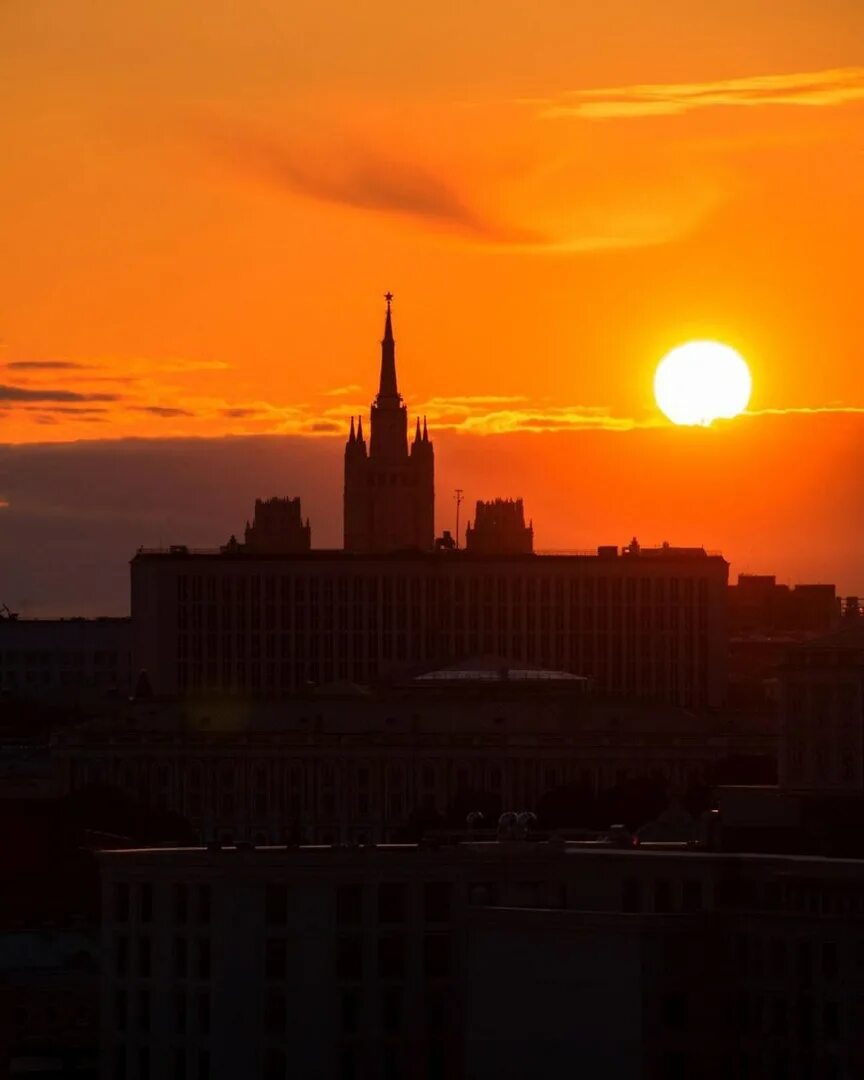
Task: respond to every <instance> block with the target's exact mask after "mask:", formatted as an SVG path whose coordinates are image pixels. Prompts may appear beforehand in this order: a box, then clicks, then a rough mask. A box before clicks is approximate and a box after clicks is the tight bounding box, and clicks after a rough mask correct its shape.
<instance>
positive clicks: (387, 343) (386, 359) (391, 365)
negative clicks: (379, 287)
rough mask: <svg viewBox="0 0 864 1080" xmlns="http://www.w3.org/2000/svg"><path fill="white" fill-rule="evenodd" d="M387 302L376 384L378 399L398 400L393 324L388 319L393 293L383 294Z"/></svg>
mask: <svg viewBox="0 0 864 1080" xmlns="http://www.w3.org/2000/svg"><path fill="white" fill-rule="evenodd" d="M384 299H385V300H386V301H387V315H386V317H385V319H384V337H383V339H382V341H381V378H380V381H379V383H378V397H379V398H398V397H399V388H398V387H397V385H396V342H395V341H394V340H393V322H392V319H391V318H390V304H391V302H392V300H393V293H391V292H388V293H385V294H384Z"/></svg>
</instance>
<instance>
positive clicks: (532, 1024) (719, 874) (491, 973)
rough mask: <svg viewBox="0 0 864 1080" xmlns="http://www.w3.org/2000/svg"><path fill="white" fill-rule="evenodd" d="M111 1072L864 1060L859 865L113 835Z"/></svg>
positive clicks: (619, 1069) (425, 1075)
mask: <svg viewBox="0 0 864 1080" xmlns="http://www.w3.org/2000/svg"><path fill="white" fill-rule="evenodd" d="M102 870H103V881H104V891H103V905H104V912H105V924H104V936H103V956H104V970H103V984H102V1018H103V1073H102V1076H103V1078H104V1080H116V1078H117V1077H123V1076H126V1077H129V1080H143V1078H144V1077H150V1076H160V1077H165V1078H173V1080H179V1078H181V1077H183V1078H189V1080H193V1078H194V1080H204V1078H205V1077H208V1078H210V1080H236V1078H237V1077H240V1076H242V1077H248V1078H261V1080H285V1078H287V1077H290V1076H302V1077H304V1078H305V1080H358V1078H361V1077H362V1078H363V1080H396V1078H406V1080H407V1078H411V1080H445V1078H446V1080H459V1078H462V1077H465V1078H471V1080H487V1078H488V1080H524V1078H525V1077H531V1076H543V1077H560V1076H568V1075H574V1074H575V1075H579V1076H583V1077H586V1078H589V1080H643V1078H644V1080H692V1078H694V1077H699V1078H703V1077H704V1078H706V1080H740V1078H741V1077H749V1078H751V1080H755V1078H760V1080H761V1078H766V1080H767V1078H772V1080H773V1078H775V1077H781V1076H782V1077H787V1078H789V1080H804V1078H811V1080H815V1078H816V1077H819V1078H823V1077H824V1078H838V1080H839V1078H841V1077H852V1076H857V1075H860V1071H861V1068H862V1067H864V1056H862V1049H864V1045H862V1031H864V1024H862V1021H864V1014H862V1004H861V1001H862V998H861V987H862V970H864V969H862V961H864V864H862V863H860V862H856V861H849V860H833V861H826V860H820V859H808V858H795V857H783V856H737V855H723V854H714V853H704V852H698V851H686V850H673V849H666V850H662V849H654V850H647V849H631V850H614V849H609V848H602V847H599V848H598V847H590V846H588V847H586V846H584V845H574V844H564V843H561V842H553V841H549V842H530V841H520V840H515V839H502V840H500V841H497V842H496V841H491V842H485V843H483V842H466V843H461V844H456V845H453V846H444V847H440V848H415V847H411V846H390V847H371V848H368V847H367V848H353V849H352V848H329V847H317V848H297V849H285V848H265V849H259V850H253V849H251V848H243V849H241V848H229V849H220V850H207V849H187V850H182V849H174V850H133V851H125V852H122V851H117V852H105V853H103V855H102Z"/></svg>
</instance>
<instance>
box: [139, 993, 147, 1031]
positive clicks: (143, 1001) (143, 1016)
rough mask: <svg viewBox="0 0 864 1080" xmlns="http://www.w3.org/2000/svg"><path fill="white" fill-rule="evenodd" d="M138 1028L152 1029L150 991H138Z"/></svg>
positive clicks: (140, 1029)
mask: <svg viewBox="0 0 864 1080" xmlns="http://www.w3.org/2000/svg"><path fill="white" fill-rule="evenodd" d="M138 1030H139V1031H142V1032H147V1031H149V1030H150V991H149V990H139V991H138Z"/></svg>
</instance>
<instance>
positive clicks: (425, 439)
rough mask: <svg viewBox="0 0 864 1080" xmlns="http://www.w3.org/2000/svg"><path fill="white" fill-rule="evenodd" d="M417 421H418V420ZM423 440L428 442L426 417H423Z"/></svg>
mask: <svg viewBox="0 0 864 1080" xmlns="http://www.w3.org/2000/svg"><path fill="white" fill-rule="evenodd" d="M418 423H419V421H418ZM423 442H425V443H428V442H429V432H428V431H427V430H426V417H425V416H424V417H423Z"/></svg>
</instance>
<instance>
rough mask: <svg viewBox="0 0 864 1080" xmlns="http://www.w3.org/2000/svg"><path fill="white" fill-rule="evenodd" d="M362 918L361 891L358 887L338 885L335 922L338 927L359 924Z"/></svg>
mask: <svg viewBox="0 0 864 1080" xmlns="http://www.w3.org/2000/svg"><path fill="white" fill-rule="evenodd" d="M362 918H363V889H362V887H361V886H360V885H339V886H338V887H337V889H336V922H337V923H338V924H339V925H340V926H348V925H354V924H356V923H359V922H360V921H361V920H362Z"/></svg>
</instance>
